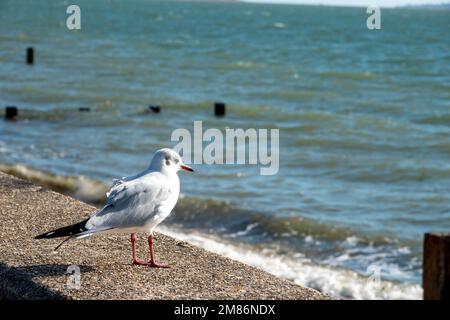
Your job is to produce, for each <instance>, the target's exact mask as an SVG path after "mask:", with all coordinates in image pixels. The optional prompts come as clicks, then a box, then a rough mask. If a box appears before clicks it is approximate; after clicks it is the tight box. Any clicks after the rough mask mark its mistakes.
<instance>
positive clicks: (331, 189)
mask: <svg viewBox="0 0 450 320" xmlns="http://www.w3.org/2000/svg"><path fill="white" fill-rule="evenodd" d="M69 4H71V3H69V2H66V1H39V2H38V1H31V0H29V1H24V0H19V1H10V0H3V1H1V2H0V108H2V109H3V108H4V107H5V106H8V105H15V106H17V107H18V108H19V116H18V117H17V119H16V120H15V121H3V120H0V170H4V171H7V172H11V173H14V174H19V175H22V176H25V177H28V178H32V179H34V180H36V181H39V182H41V183H44V184H47V185H49V186H51V187H53V188H56V189H57V190H59V191H62V192H65V193H68V194H71V195H73V196H75V197H77V198H80V199H82V200H85V201H88V202H91V203H97V204H98V203H100V202H101V201H102V199H103V197H104V192H105V190H106V188H107V187H108V185H109V184H110V183H111V180H112V179H113V178H117V177H122V176H126V175H132V174H135V173H137V172H139V171H141V170H143V169H144V168H146V166H147V165H148V163H149V161H150V159H151V156H152V154H153V152H154V151H155V150H157V149H158V148H160V147H167V146H169V147H173V146H174V145H175V144H176V143H175V142H172V141H171V140H170V137H171V133H172V131H173V130H174V129H176V128H186V129H188V130H191V131H192V130H193V122H194V121H196V120H202V121H203V127H204V129H207V128H218V129H220V130H225V128H227V127H230V128H244V129H247V128H267V129H279V130H280V150H279V157H280V170H279V172H278V174H276V175H272V176H261V175H260V174H259V167H258V166H249V165H205V164H202V165H194V167H195V169H196V171H197V173H196V174H195V175H189V174H182V176H181V183H182V186H181V190H182V193H183V198H182V199H181V200H180V202H179V204H178V205H177V207H176V209H175V213H174V214H173V216H172V217H170V218H169V219H168V220H167V222H166V223H165V224H164V227H163V229H162V230H163V231H164V232H166V233H169V234H173V235H175V236H178V237H180V238H183V239H186V240H189V241H192V242H193V243H196V244H198V245H201V246H203V247H206V248H208V249H209V250H213V251H217V252H220V253H221V254H225V255H228V256H230V257H232V258H234V259H238V260H242V261H245V262H248V263H251V264H253V265H256V266H258V267H260V268H263V269H265V270H268V271H269V272H272V273H274V274H276V275H278V276H281V277H286V278H289V279H292V280H294V281H296V282H297V283H300V284H304V285H308V286H310V287H314V288H317V289H319V290H321V291H324V292H329V293H333V294H337V295H340V296H343V297H352V298H382V299H391V298H405V299H408V298H420V297H421V288H420V282H421V267H422V266H421V263H422V261H421V259H422V239H423V234H424V233H425V232H428V231H442V232H445V231H447V232H448V231H449V230H450V192H449V190H450V161H449V160H450V33H449V30H450V7H449V6H440V7H426V8H421V7H417V8H416V7H412V8H395V9H382V28H381V30H368V29H367V27H366V19H367V17H368V15H367V13H366V9H365V8H346V7H327V6H300V5H298V6H294V5H270V4H245V3H235V2H232V3H208V2H185V1H183V2H176V1H149V0H132V1H119V0H110V1H86V0H79V1H77V4H78V5H79V6H80V8H81V19H82V20H81V21H82V22H81V30H78V31H69V30H68V29H67V28H66V18H67V14H66V8H67V6H68V5H69ZM30 46H31V47H33V48H34V49H35V64H34V65H33V66H29V65H26V64H25V52H26V48H27V47H30ZM215 101H223V102H225V103H226V104H227V114H226V116H225V117H222V118H218V117H215V116H214V113H213V104H214V102H215ZM149 105H158V106H160V107H161V112H160V113H151V112H147V108H148V106H149ZM81 107H88V108H90V109H91V111H90V112H79V111H78V109H79V108H81ZM124 241H125V238H124ZM374 272H375V273H377V274H378V275H379V276H380V277H381V280H382V286H381V289H380V288H375V289H373V288H372V287H370V288H369V289H368V287H367V283H368V281H369V280H368V279H372V278H373V275H374ZM369 277H371V278H369Z"/></svg>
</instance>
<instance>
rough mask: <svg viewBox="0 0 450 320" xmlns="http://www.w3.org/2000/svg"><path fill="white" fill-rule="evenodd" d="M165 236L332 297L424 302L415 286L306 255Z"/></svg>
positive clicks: (170, 231)
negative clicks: (361, 273)
mask: <svg viewBox="0 0 450 320" xmlns="http://www.w3.org/2000/svg"><path fill="white" fill-rule="evenodd" d="M160 230H161V231H162V232H163V233H165V234H167V235H170V236H172V237H174V238H177V239H179V240H183V241H187V242H190V243H192V244H194V245H197V246H199V247H202V248H204V249H206V250H209V251H212V252H215V253H218V254H221V255H223V256H226V257H228V258H231V259H233V260H237V261H240V262H243V263H246V264H249V265H252V266H254V267H257V268H259V269H262V270H265V271H266V272H269V273H271V274H273V275H275V276H278V277H281V278H286V279H289V280H292V281H294V282H295V283H297V284H299V285H303V286H306V287H310V288H314V289H317V290H319V291H321V292H324V293H328V294H331V295H335V296H339V297H344V298H351V299H421V297H422V288H421V287H420V286H419V285H414V284H399V283H395V282H391V281H385V280H379V279H377V278H376V275H375V277H374V275H373V274H372V275H371V276H370V277H364V276H361V275H359V274H357V273H356V272H354V271H351V270H346V269H340V268H336V267H332V266H327V265H319V264H316V263H313V262H312V261H311V260H309V259H307V258H305V257H304V255H302V254H300V253H299V254H295V255H293V256H282V255H279V254H275V253H274V252H273V251H272V250H270V249H262V250H260V251H256V250H255V249H254V248H250V246H248V245H244V244H234V243H231V242H227V241H225V240H223V239H219V238H216V237H214V236H212V235H207V234H201V233H198V232H194V231H186V230H184V229H178V228H167V227H161V229H160Z"/></svg>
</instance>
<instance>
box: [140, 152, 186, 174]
mask: <svg viewBox="0 0 450 320" xmlns="http://www.w3.org/2000/svg"><path fill="white" fill-rule="evenodd" d="M149 169H151V170H155V171H160V172H168V173H176V172H178V171H179V170H186V171H191V172H194V170H193V169H192V168H191V167H189V166H187V165H185V164H184V163H183V159H181V157H180V155H179V154H178V153H177V152H175V151H173V150H172V149H169V148H164V149H159V150H158V151H156V153H155V155H154V156H153V159H152V162H151V163H150V167H149Z"/></svg>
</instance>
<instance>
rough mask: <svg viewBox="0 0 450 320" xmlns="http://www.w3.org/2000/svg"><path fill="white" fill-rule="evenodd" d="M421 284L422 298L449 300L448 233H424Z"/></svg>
mask: <svg viewBox="0 0 450 320" xmlns="http://www.w3.org/2000/svg"><path fill="white" fill-rule="evenodd" d="M422 285H423V298H424V300H450V234H444V233H426V234H425V239H424V247H423V284H422Z"/></svg>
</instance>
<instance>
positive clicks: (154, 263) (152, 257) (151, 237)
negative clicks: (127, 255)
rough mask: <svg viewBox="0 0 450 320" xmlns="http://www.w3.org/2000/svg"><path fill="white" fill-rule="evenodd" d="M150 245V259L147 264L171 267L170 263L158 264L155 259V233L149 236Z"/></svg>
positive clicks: (155, 266) (157, 266)
mask: <svg viewBox="0 0 450 320" xmlns="http://www.w3.org/2000/svg"><path fill="white" fill-rule="evenodd" d="M148 247H149V248H150V261H149V262H147V264H146V265H147V266H149V267H154V268H170V266H169V265H166V264H158V263H156V261H155V255H154V253H153V235H152V234H150V235H149V236H148Z"/></svg>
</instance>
